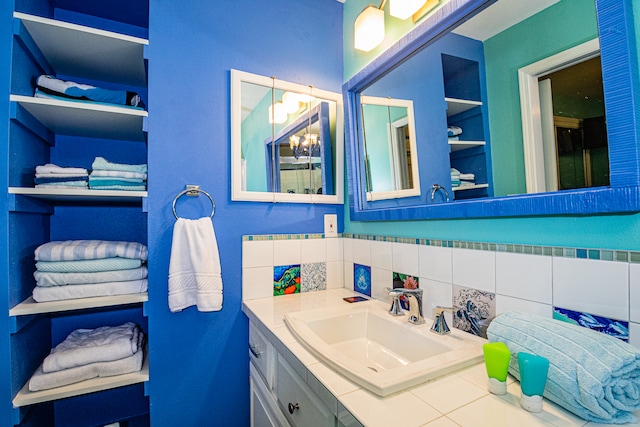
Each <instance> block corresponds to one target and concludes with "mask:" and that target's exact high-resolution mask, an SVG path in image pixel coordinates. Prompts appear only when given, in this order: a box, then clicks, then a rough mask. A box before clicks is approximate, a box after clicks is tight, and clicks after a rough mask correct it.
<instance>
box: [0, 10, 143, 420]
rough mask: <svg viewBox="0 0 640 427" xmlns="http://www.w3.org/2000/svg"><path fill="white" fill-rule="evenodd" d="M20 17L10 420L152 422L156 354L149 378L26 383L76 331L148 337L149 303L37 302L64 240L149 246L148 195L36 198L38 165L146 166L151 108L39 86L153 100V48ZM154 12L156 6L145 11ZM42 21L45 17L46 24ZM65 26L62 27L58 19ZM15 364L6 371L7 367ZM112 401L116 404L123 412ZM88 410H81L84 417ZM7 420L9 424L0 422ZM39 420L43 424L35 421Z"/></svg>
mask: <svg viewBox="0 0 640 427" xmlns="http://www.w3.org/2000/svg"><path fill="white" fill-rule="evenodd" d="M21 7H22V10H19V11H18V10H16V11H15V12H14V15H13V35H14V36H13V43H12V55H11V64H6V65H8V66H9V67H10V68H11V89H10V90H11V93H10V94H7V97H8V98H9V102H10V111H9V117H7V118H5V120H7V121H8V128H9V138H8V140H7V141H6V142H5V143H6V144H7V147H6V148H5V149H6V150H7V152H8V153H9V156H8V157H9V158H8V164H7V170H8V185H7V194H8V196H7V197H8V202H7V204H6V221H7V223H6V229H7V230H8V237H7V239H6V243H5V244H4V245H5V246H4V247H3V248H1V250H2V251H3V252H4V253H6V254H7V256H8V263H7V264H8V267H7V268H6V269H3V270H2V271H3V274H4V280H3V281H4V282H5V283H7V284H8V288H9V289H8V300H6V301H7V305H8V307H7V312H8V314H9V316H8V318H5V321H6V322H7V324H8V325H9V327H8V328H7V329H8V334H7V335H5V336H2V337H1V338H0V339H2V340H3V345H2V347H3V348H9V351H10V353H11V357H10V358H7V359H6V360H7V363H10V364H11V366H10V371H11V374H10V383H9V384H3V387H6V388H7V390H5V392H4V393H3V395H10V396H11V401H9V402H6V401H3V402H2V405H3V408H2V411H1V412H0V413H2V414H8V413H9V414H11V416H10V417H7V418H11V419H12V424H11V425H20V426H22V425H25V426H33V425H64V426H71V427H73V426H81V425H84V426H86V425H106V424H109V423H113V422H116V421H126V422H127V425H129V426H138V425H140V426H142V425H148V423H149V416H148V413H149V403H148V395H147V390H146V383H147V381H148V380H149V367H148V354H147V352H146V351H145V361H144V364H143V368H142V370H141V371H138V372H134V373H130V374H124V375H118V376H113V377H104V378H94V379H91V380H86V381H81V382H79V383H75V384H71V385H67V386H62V387H58V388H53V389H48V390H43V391H38V392H31V391H29V389H28V382H29V379H30V378H31V375H32V374H33V373H34V372H35V371H36V369H37V368H38V366H39V365H40V363H41V362H42V360H43V359H44V358H45V357H46V356H47V355H48V354H49V352H50V350H51V348H53V347H54V346H55V345H57V344H58V343H60V342H61V341H62V340H64V338H66V336H67V335H68V334H69V333H70V332H71V331H73V330H75V329H79V328H89V329H91V328H97V327H100V326H116V325H120V324H123V323H124V322H129V321H130V322H135V323H137V324H138V325H140V327H141V328H142V330H143V332H144V333H145V334H146V333H147V331H148V329H147V324H148V322H147V318H146V313H145V311H144V306H145V303H146V301H147V299H148V296H147V293H146V292H145V293H138V294H130V295H119V296H111V297H93V298H82V299H73V300H63V301H53V302H42V303H38V302H35V301H34V300H33V298H32V297H31V292H32V290H33V288H34V287H35V285H36V282H35V279H34V277H33V272H34V271H35V261H34V256H33V253H34V250H35V248H37V247H38V246H39V245H41V244H43V243H46V242H49V241H58V240H80V239H96V240H113V241H136V242H140V243H143V244H145V245H146V244H147V240H148V237H147V212H146V197H147V192H146V191H120V190H91V189H87V188H81V189H72V188H69V189H66V188H36V187H35V186H34V181H33V179H34V173H35V167H36V166H38V165H44V164H47V163H53V164H56V165H59V166H65V167H69V166H73V167H82V168H86V169H91V164H92V162H93V159H95V158H96V157H104V158H106V159H108V160H110V161H112V162H115V163H126V164H143V163H147V149H146V141H147V134H146V130H145V129H146V119H147V116H148V115H147V112H146V111H145V110H143V109H136V108H130V107H126V106H119V105H114V104H104V103H93V102H85V101H75V100H74V101H72V100H66V99H58V98H56V99H51V98H37V97H35V96H34V91H35V81H36V78H37V77H38V76H40V75H44V74H48V75H53V76H55V77H57V78H58V79H61V80H71V81H75V82H78V83H85V84H90V85H92V86H98V87H104V88H108V89H111V90H123V91H131V92H136V93H138V94H139V95H140V96H141V98H142V99H143V100H144V101H146V100H147V79H146V68H147V67H146V60H145V58H144V52H145V47H146V46H147V44H148V42H147V40H146V39H143V38H139V37H135V36H130V35H127V34H123V33H121V32H118V31H115V32H113V31H109V30H105V29H104V28H100V29H98V28H93V27H91V26H85V25H79V24H76V23H71V22H69V21H71V20H73V21H74V22H90V23H92V22H98V23H100V24H101V25H102V26H106V27H108V26H109V25H112V26H113V27H114V28H116V29H118V30H120V29H122V28H126V27H127V26H126V25H122V24H121V23H117V22H115V21H114V22H112V23H110V22H108V21H106V20H104V19H96V17H93V16H85V15H82V13H79V12H74V11H63V10H58V9H55V8H54V9H53V10H50V8H49V2H45V1H44V0H43V1H34V2H28V4H27V2H23V4H22V5H21ZM147 7H148V6H147ZM42 15H45V16H42ZM58 15H61V16H63V17H64V18H65V19H59V16H58ZM9 360H10V362H9ZM105 402H120V404H119V405H111V404H105ZM78 408H82V411H78ZM3 418H4V417H3ZM34 420H35V421H34Z"/></svg>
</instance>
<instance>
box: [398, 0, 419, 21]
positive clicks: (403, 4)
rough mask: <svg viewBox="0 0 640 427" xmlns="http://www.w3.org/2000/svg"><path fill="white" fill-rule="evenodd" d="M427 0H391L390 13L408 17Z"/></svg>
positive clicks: (399, 16)
mask: <svg viewBox="0 0 640 427" xmlns="http://www.w3.org/2000/svg"><path fill="white" fill-rule="evenodd" d="M424 3H425V0H389V15H391V16H395V17H396V18H399V19H407V18H408V17H410V16H411V15H413V14H414V13H416V12H417V11H418V10H419V9H420V8H421V7H422V5H423V4H424Z"/></svg>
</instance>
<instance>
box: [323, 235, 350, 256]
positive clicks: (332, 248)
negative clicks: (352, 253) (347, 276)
mask: <svg viewBox="0 0 640 427" xmlns="http://www.w3.org/2000/svg"><path fill="white" fill-rule="evenodd" d="M323 240H325V242H326V245H327V262H329V261H342V260H343V258H344V250H343V245H344V243H343V242H344V240H345V239H342V238H338V239H323Z"/></svg>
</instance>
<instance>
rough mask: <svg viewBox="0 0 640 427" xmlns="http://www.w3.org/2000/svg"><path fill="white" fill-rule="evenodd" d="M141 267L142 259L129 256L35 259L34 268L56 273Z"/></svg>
mask: <svg viewBox="0 0 640 427" xmlns="http://www.w3.org/2000/svg"><path fill="white" fill-rule="evenodd" d="M140 267H142V261H141V260H139V259H131V258H120V257H116V258H104V259H83V260H79V261H37V262H36V270H39V271H54V272H58V273H89V272H92V271H111V270H127V269H130V268H140Z"/></svg>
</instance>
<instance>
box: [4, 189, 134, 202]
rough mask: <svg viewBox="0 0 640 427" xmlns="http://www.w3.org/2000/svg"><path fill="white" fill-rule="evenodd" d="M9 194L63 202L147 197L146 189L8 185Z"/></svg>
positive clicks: (124, 199) (128, 199)
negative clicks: (70, 188) (68, 188)
mask: <svg viewBox="0 0 640 427" xmlns="http://www.w3.org/2000/svg"><path fill="white" fill-rule="evenodd" d="M9 194H19V195H23V196H31V197H37V198H41V199H47V200H55V201H63V202H68V201H71V202H104V201H109V202H134V201H137V200H141V199H143V198H145V197H147V192H146V191H126V190H89V189H77V190H75V189H73V190H66V189H59V188H51V189H49V188H32V187H9Z"/></svg>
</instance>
